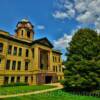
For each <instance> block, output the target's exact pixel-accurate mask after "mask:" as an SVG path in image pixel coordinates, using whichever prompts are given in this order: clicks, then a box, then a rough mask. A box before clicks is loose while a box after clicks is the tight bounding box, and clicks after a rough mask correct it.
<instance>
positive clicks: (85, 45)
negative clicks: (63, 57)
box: [64, 29, 100, 91]
mask: <svg viewBox="0 0 100 100" xmlns="http://www.w3.org/2000/svg"><path fill="white" fill-rule="evenodd" d="M67 51H68V54H67V61H66V63H65V66H66V69H65V72H64V73H65V82H64V85H65V88H67V89H69V90H75V91H83V90H85V91H91V90H94V89H97V88H100V37H99V36H98V34H97V32H95V31H94V30H91V29H80V30H78V31H77V32H76V33H75V35H74V36H73V38H72V41H71V42H70V46H69V48H67Z"/></svg>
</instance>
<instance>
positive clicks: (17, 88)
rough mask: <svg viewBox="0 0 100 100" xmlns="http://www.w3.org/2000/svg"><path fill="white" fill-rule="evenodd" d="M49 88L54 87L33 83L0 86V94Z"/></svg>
mask: <svg viewBox="0 0 100 100" xmlns="http://www.w3.org/2000/svg"><path fill="white" fill-rule="evenodd" d="M50 88H54V86H49V85H33V86H14V87H0V95H7V94H18V93H26V92H32V91H37V90H45V89H50Z"/></svg>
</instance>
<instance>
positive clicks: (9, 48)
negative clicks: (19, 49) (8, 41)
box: [8, 45, 12, 54]
mask: <svg viewBox="0 0 100 100" xmlns="http://www.w3.org/2000/svg"><path fill="white" fill-rule="evenodd" d="M11 52H12V46H11V45H9V46H8V54H11Z"/></svg>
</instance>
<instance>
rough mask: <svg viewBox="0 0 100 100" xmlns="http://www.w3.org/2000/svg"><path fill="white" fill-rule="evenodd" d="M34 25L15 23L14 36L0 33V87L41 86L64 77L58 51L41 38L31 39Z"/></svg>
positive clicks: (26, 22)
mask: <svg viewBox="0 0 100 100" xmlns="http://www.w3.org/2000/svg"><path fill="white" fill-rule="evenodd" d="M34 34H35V32H34V26H33V25H32V24H31V22H29V21H28V20H26V19H23V20H21V21H19V22H18V24H17V25H16V30H15V34H14V35H10V34H9V33H8V32H6V31H3V30H0V85H3V84H9V83H17V82H20V83H28V84H30V85H33V84H45V83H53V82H57V81H58V80H61V79H63V78H64V74H63V68H62V60H61V54H62V53H61V52H59V51H57V50H54V49H53V45H52V43H51V42H50V41H49V40H48V39H47V38H46V37H45V38H41V39H37V40H35V39H34Z"/></svg>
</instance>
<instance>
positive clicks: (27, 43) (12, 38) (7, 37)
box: [0, 34, 53, 48]
mask: <svg viewBox="0 0 100 100" xmlns="http://www.w3.org/2000/svg"><path fill="white" fill-rule="evenodd" d="M0 37H3V38H5V39H8V40H11V41H14V42H18V43H22V44H26V45H28V46H32V45H34V44H40V45H44V46H47V45H45V44H43V43H40V42H39V41H40V40H44V39H46V40H47V41H48V42H49V44H50V46H47V47H49V48H53V45H52V44H51V43H50V41H49V40H48V39H47V38H46V37H44V38H41V39H38V40H34V41H32V42H30V43H29V42H26V41H22V40H19V39H17V38H14V37H11V35H9V36H8V35H4V34H0Z"/></svg>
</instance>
